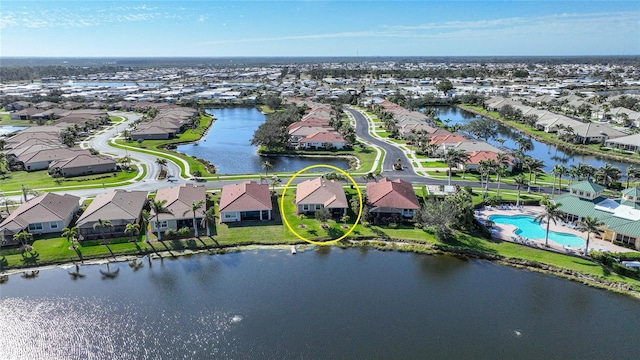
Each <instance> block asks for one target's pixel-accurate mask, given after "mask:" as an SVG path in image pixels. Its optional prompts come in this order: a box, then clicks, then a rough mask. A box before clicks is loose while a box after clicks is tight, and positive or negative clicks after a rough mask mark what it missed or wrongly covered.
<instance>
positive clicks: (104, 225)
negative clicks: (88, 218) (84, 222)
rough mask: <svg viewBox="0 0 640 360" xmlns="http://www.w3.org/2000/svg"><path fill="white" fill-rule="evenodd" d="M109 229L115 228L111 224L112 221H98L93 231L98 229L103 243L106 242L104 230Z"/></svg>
mask: <svg viewBox="0 0 640 360" xmlns="http://www.w3.org/2000/svg"><path fill="white" fill-rule="evenodd" d="M108 227H113V225H112V224H111V221H109V220H102V219H98V221H96V222H95V224H93V229H94V230H95V229H98V231H100V235H101V236H102V240H103V241H104V229H106V228H108Z"/></svg>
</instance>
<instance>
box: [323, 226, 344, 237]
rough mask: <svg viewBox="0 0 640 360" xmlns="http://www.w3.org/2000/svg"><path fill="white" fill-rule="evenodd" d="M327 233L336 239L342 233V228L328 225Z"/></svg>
mask: <svg viewBox="0 0 640 360" xmlns="http://www.w3.org/2000/svg"><path fill="white" fill-rule="evenodd" d="M327 235H329V236H330V237H331V238H332V239H337V238H339V237H341V236H342V235H344V230H342V229H336V228H333V227H330V228H328V229H327Z"/></svg>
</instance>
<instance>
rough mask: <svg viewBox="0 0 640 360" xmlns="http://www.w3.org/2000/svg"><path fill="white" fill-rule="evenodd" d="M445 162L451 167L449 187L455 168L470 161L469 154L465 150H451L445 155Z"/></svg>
mask: <svg viewBox="0 0 640 360" xmlns="http://www.w3.org/2000/svg"><path fill="white" fill-rule="evenodd" d="M444 161H445V162H446V163H447V166H449V185H451V173H452V171H453V170H452V169H453V167H454V166H458V164H463V163H466V162H467V161H469V154H467V153H466V152H464V151H463V150H459V149H454V148H449V150H447V152H446V153H445V154H444Z"/></svg>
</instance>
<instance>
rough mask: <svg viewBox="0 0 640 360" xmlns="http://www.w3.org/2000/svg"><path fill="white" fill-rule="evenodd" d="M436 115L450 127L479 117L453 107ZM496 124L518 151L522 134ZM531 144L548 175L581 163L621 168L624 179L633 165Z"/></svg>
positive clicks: (507, 143)
mask: <svg viewBox="0 0 640 360" xmlns="http://www.w3.org/2000/svg"><path fill="white" fill-rule="evenodd" d="M436 114H437V117H438V118H440V120H442V121H443V122H444V123H445V124H446V123H447V121H448V120H450V121H448V125H455V124H459V125H464V124H466V123H468V122H469V121H471V120H473V119H475V118H478V115H476V114H473V113H471V112H468V111H465V110H463V109H459V108H457V107H451V106H438V107H436ZM496 123H497V125H498V136H497V139H502V140H505V141H504V146H506V147H508V148H509V149H517V148H518V145H517V144H516V142H515V139H517V138H520V137H522V135H521V133H520V132H518V131H516V130H513V129H511V128H509V127H507V126H504V125H502V124H501V123H500V122H497V121H496ZM488 142H489V143H490V144H491V145H494V146H502V145H503V144H502V143H500V142H499V141H497V140H496V139H495V138H491V139H489V141H488ZM531 143H532V144H533V149H532V150H531V151H527V154H528V155H531V156H532V157H533V158H537V159H541V160H542V161H544V165H545V167H544V171H545V172H547V173H549V172H550V171H551V169H553V167H554V165H556V164H562V165H564V166H565V167H567V168H568V167H569V166H571V165H576V166H577V165H578V164H580V163H583V164H589V165H591V166H594V167H596V168H599V167H601V166H604V165H605V164H611V165H612V166H615V167H617V168H619V169H620V171H622V175H623V177H624V174H625V173H626V171H627V166H629V165H631V163H625V162H621V161H615V160H609V159H604V158H601V157H597V156H593V155H583V154H572V153H569V152H567V151H565V150H563V149H559V148H558V147H556V146H553V145H549V144H545V143H543V142H540V141H538V140H536V139H533V138H531Z"/></svg>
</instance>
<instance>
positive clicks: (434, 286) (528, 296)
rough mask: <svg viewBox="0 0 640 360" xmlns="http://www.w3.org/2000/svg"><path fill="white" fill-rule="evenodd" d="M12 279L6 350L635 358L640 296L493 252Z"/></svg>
mask: <svg viewBox="0 0 640 360" xmlns="http://www.w3.org/2000/svg"><path fill="white" fill-rule="evenodd" d="M143 262H144V264H145V265H144V267H142V268H140V269H138V270H137V271H135V270H133V269H132V268H130V267H129V265H128V264H127V263H119V264H111V265H110V271H112V272H113V271H115V270H116V269H119V273H118V275H117V276H116V277H115V278H106V277H103V276H102V275H101V274H100V272H99V270H103V271H105V270H106V266H105V265H95V266H83V267H81V269H80V271H81V273H84V274H86V277H84V278H81V279H77V280H72V278H71V277H70V276H69V275H68V274H67V271H68V270H67V269H60V268H57V269H52V270H43V271H40V273H39V276H38V277H36V278H32V279H23V278H21V277H20V275H12V276H10V278H9V280H8V281H7V282H6V283H5V284H2V285H0V319H1V320H0V333H2V334H3V336H0V349H2V350H1V352H0V358H5V359H45V358H46V359H184V358H188V359H427V358H428V359H635V358H637V356H638V349H637V340H638V333H639V331H640V301H638V300H637V299H634V298H631V297H628V296H624V295H619V294H615V293H611V292H606V291H603V290H597V289H593V288H590V287H588V286H584V285H581V284H578V283H574V282H570V281H567V280H563V279H559V278H555V277H552V276H547V275H543V274H539V273H534V272H528V271H524V270H519V269H514V268H509V267H504V266H501V265H497V264H493V263H490V262H485V261H468V262H465V261H462V260H458V259H455V258H452V257H446V256H441V257H431V256H426V255H414V254H409V253H396V252H386V253H382V252H377V251H374V250H368V251H367V250H365V249H363V250H355V249H350V250H340V249H337V248H322V249H321V250H316V249H311V250H308V251H304V252H299V253H298V254H297V255H291V254H290V253H289V252H288V251H278V250H266V251H265V250H263V251H252V252H243V253H236V254H227V255H200V256H193V257H190V258H183V259H178V260H168V259H165V260H164V261H160V260H153V262H152V266H150V265H149V263H148V262H147V260H143Z"/></svg>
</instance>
